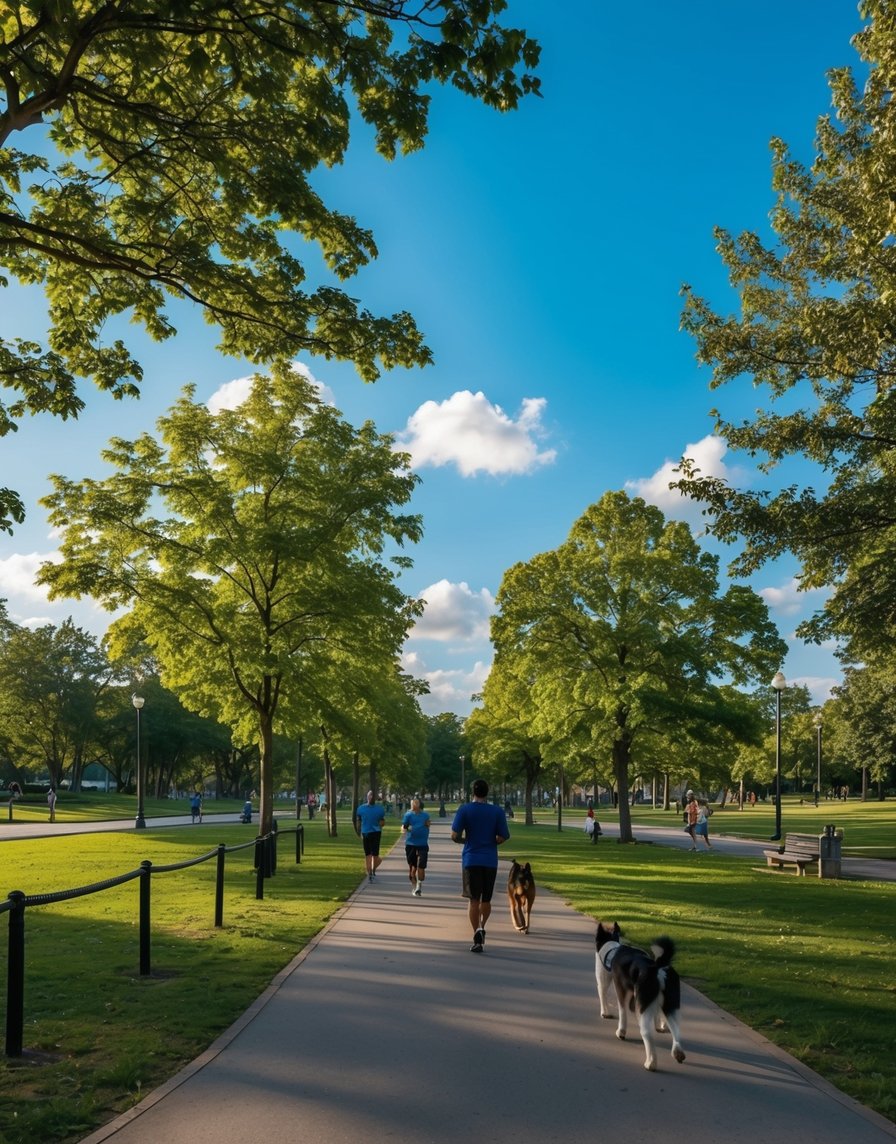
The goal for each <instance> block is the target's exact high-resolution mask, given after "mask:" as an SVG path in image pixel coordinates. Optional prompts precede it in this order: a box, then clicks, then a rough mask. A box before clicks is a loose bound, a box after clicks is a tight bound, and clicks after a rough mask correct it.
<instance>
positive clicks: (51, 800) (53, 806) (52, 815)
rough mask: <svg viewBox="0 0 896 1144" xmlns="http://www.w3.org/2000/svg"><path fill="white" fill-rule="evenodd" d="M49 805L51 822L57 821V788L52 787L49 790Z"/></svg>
mask: <svg viewBox="0 0 896 1144" xmlns="http://www.w3.org/2000/svg"><path fill="white" fill-rule="evenodd" d="M47 806H48V807H49V808H50V822H55V821H56V788H55V787H52V786H51V787H50V789H49V790H48V791H47Z"/></svg>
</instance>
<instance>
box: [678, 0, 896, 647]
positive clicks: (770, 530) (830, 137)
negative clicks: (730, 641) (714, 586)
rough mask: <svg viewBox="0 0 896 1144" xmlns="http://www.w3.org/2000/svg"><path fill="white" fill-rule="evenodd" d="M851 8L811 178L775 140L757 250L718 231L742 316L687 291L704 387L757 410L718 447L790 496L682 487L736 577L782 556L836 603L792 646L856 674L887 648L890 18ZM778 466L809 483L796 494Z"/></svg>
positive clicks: (892, 564)
mask: <svg viewBox="0 0 896 1144" xmlns="http://www.w3.org/2000/svg"><path fill="white" fill-rule="evenodd" d="M860 8H861V10H862V12H863V13H864V15H866V16H867V17H868V18H869V22H868V23H867V25H866V26H865V27H864V29H863V30H862V31H861V32H860V33H859V34H858V35H857V36H856V37H855V39H854V44H855V46H856V48H857V49H858V52H859V54H860V56H861V61H862V62H861V65H860V68H859V69H858V70H859V74H855V72H854V71H853V70H852V69H849V68H839V69H836V70H834V71H832V72H831V73H830V87H831V93H832V97H833V113H832V114H828V115H825V116H823V117H822V118H821V119H820V120H819V121H818V126H817V132H816V143H815V150H816V156H815V159H814V161H813V162H812V164H811V166H809V167H806V166H805V165H803V164H801V163H800V162H798V161H797V160H796V159H795V158H794V157H793V155H792V154H791V152H790V150H789V149H788V147H787V146H786V145H785V144H784V143H783V142H782V141H781V140H778V139H776V140H773V144H772V145H773V186H774V190H775V191H776V194H777V200H776V203H775V206H774V209H773V211H772V214H771V225H772V231H773V234H772V237H771V239H770V240H764V239H763V238H762V237H761V236H760V234H758V233H755V232H747V233H744V234H741V235H739V236H734V235H732V234H730V233H729V232H727V231H725V230H719V231H718V232H717V235H718V240H719V251H720V253H721V256H722V259H723V261H724V263H725V266H726V268H727V270H728V274H729V278H730V282H731V285H732V288H733V290H734V291H735V292H736V294H737V296H738V301H739V312H736V313H733V314H727V315H726V314H724V313H719V312H717V310H716V309H715V308H714V306H713V305H712V304H711V303H710V302H709V301H707V300H706V299H704V298H701V297H700V296H699V295H698V294H697V293H695V292H693V291H691V290H690V289H687V290H686V304H685V309H684V315H683V321H684V326H685V328H686V329H688V330H689V331H690V332H691V333H692V334H693V336H694V337H695V339H696V341H697V346H698V358H699V360H700V361H701V362H702V363H705V364H706V365H708V366H709V367H711V369H712V386H713V388H716V389H720V388H721V387H723V386H745V385H749V386H750V391H751V396H750V404H751V406H753V405H755V404H756V397H755V396H753V394H754V393H758V394H759V395H760V396H759V401H760V402H762V404H761V405H760V407H759V409H758V410H757V412H756V413H755V414H754V415H752V416H750V417H749V418H747V419H745V420H743V421H733V420H730V419H728V418H726V417H725V416H723V414H722V413H719V414H718V415H717V417H718V420H717V431H718V432H719V434H720V435H721V436H722V437H723V438H724V439H725V441H726V442H727V443H728V446H729V447H730V448H731V449H732V450H737V451H740V452H741V453H744V454H747V455H749V456H751V457H757V458H759V459H760V461H761V462H762V468H763V470H765V471H770V470H772V469H775V468H776V467H777V466H779V465H781V464H782V463H784V465H785V476H784V478H783V480H784V481H785V482H787V483H786V486H785V487H784V488H781V489H780V490H779V491H774V490H773V489H771V488H753V489H747V490H743V489H737V488H734V487H732V486H731V485H730V484H729V483H728V482H726V481H724V480H722V479H719V478H716V477H713V476H712V475H711V474H706V473H701V472H699V470H698V469H697V468H696V467H695V465H694V463H693V462H688V463H687V464H686V465H685V468H684V474H683V480H682V482H681V484H680V485H679V487H680V488H681V489H682V490H683V491H684V492H686V493H688V494H689V495H691V496H693V497H695V498H697V499H699V500H700V501H702V502H703V503H704V504H705V506H706V509H707V514H708V519H709V527H710V529H711V531H712V532H714V533H715V534H716V535H717V536H719V537H721V538H723V539H725V540H728V541H731V542H737V543H739V544H740V543H742V544H743V547H742V549H741V550H740V553H739V555H738V557H737V559H736V561H735V563H734V565H733V570H734V571H735V572H737V573H745V574H746V573H750V572H752V571H754V570H755V569H756V568H758V567H759V566H760V565H762V564H763V563H764V562H766V561H768V560H771V559H774V558H776V557H778V556H780V555H781V554H782V553H785V552H788V551H789V552H792V553H795V554H796V556H797V557H798V559H799V561H800V565H801V573H800V583H801V586H802V587H803V588H807V589H808V588H819V587H832V588H833V591H832V593H831V595H830V596H829V598H828V600H827V603H826V604H825V606H824V608H823V610H821V611H820V612H818V614H816V616H815V617H814V618H812V619H811V620H810V621H809V622H807V623H805V624H803V625H802V627H801V628H800V629H798V631H799V633H800V634H802V635H803V636H805V637H807V638H809V639H812V640H815V641H816V642H820V641H821V640H823V639H826V638H829V637H831V636H835V637H839V638H841V639H844V640H845V641H846V642H847V645H848V650H849V652H850V653H851V655H852V656H853V657H854V658H855V657H864V656H865V655H866V654H870V653H873V652H874V651H875V650H889V651H890V652H891V651H892V647H893V641H894V638H896V559H894V555H896V513H894V505H896V464H894V458H896V386H894V378H896V105H894V101H893V91H894V88H896V4H894V3H893V0H865V2H864V3H862V4H861V5H860ZM762 214H763V218H764V217H765V211H764V210H763V212H762ZM791 458H799V459H800V460H801V461H806V460H808V461H809V462H812V463H814V466H815V472H814V474H812V475H810V476H809V477H808V478H807V479H805V480H800V481H792V479H791V478H790V476H789V475H787V473H786V462H788V461H789V460H790V459H791ZM778 479H779V481H780V480H781V478H778ZM809 481H811V482H812V483H811V484H810V483H808V482H809ZM813 486H814V487H813Z"/></svg>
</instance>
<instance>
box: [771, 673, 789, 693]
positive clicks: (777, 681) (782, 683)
mask: <svg viewBox="0 0 896 1144" xmlns="http://www.w3.org/2000/svg"><path fill="white" fill-rule="evenodd" d="M786 686H787V680H786V679H785V678H784V672H783V671H776V672H775V677H774V679H773V680H772V687H774V689H775V691H783V690H784V688H785V687H786Z"/></svg>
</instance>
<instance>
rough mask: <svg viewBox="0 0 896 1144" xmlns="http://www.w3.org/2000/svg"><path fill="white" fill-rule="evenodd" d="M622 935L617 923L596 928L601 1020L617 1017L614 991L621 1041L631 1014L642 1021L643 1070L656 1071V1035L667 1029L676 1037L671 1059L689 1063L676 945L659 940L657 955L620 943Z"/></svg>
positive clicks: (654, 951) (655, 944)
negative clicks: (681, 1016)
mask: <svg viewBox="0 0 896 1144" xmlns="http://www.w3.org/2000/svg"><path fill="white" fill-rule="evenodd" d="M621 937H622V931H621V930H620V929H619V926H618V924H617V923H616V922H614V923H613V925H612V926H605V925H604V924H603V922H598V923H597V933H596V935H595V938H594V942H595V946H596V950H597V951H596V955H595V962H594V974H595V977H596V978H597V995H598V998H599V999H600V1015H601V1016H602V1017H612V1016H613V1014H612V1013H611V1012H610V987H611V985H612V986H613V988H614V989H615V992H616V1002H617V1006H616V1007H617V1009H618V1010H619V1024H618V1026H617V1028H616V1036H617V1037H618V1038H619V1039H620V1040H621V1041H624V1040H625V1035H626V1032H627V1029H628V1014H629V1012H632V1013H636V1014H637V1016H638V1027H639V1029H640V1031H641V1040H642V1041H643V1042H644V1051H645V1053H646V1054H647V1056H646V1060H645V1061H644V1067H645V1068H646V1069H649V1070H650V1071H651V1072H654V1071H655V1070H656V1048H655V1046H654V1043H653V1036H654V1030H657V1029H659V1030H665V1029H668V1030H669V1032H671V1034H672V1056H673V1057H674V1058H675V1060H676V1061H679V1062H681V1061H683V1060H684V1049H683V1048H682V1047H681V1034H680V1032H679V1028H678V1011H679V1009H680V1008H681V982H680V980H679V977H678V974H677V973H676V972H675V970H674V969H673V968H672V965H671V962H672V957H673V955H674V953H675V944H674V942H673V941H672V939H671V938H668V937H658V938H657V939H656V941H655V942H654V943H653V945H652V946H651V950H652V951H653V956H652V957H651V955H650V954H649V953H645V952H644V950H642V949H636V948H635V947H634V946H632V945H623V944H622V942H621V941H620V938H621Z"/></svg>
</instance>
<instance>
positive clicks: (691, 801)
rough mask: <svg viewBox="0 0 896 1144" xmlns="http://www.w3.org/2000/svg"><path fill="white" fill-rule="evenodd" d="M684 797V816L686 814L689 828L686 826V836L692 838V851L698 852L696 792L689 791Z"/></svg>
mask: <svg viewBox="0 0 896 1144" xmlns="http://www.w3.org/2000/svg"><path fill="white" fill-rule="evenodd" d="M684 797H685V800H686V801H685V804H684V814H685V818H686V820H687V826H685V828H684V830H685V834H689V835H690V836H691V846H690V848H691V850H696V849H697V836H696V834H695V830H696V828H697V814H698V809H697V796H696V795H695V794H694V792H693V791H692V790H689V791H686V792H685V796H684Z"/></svg>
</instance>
